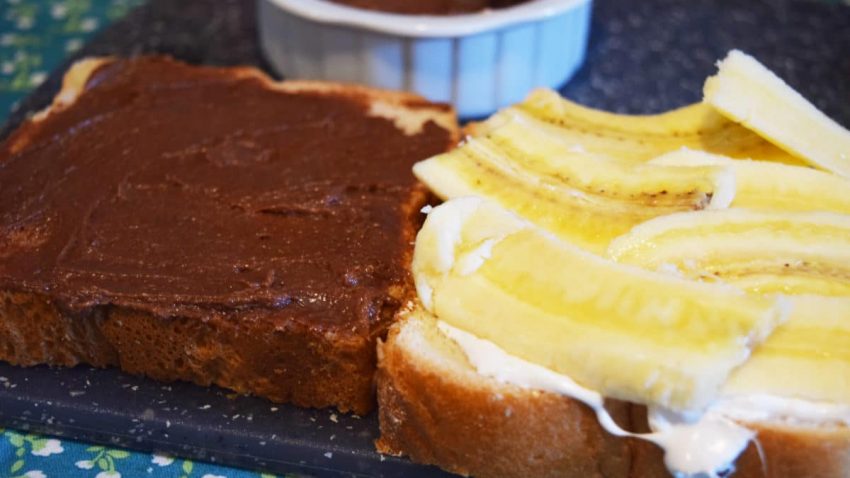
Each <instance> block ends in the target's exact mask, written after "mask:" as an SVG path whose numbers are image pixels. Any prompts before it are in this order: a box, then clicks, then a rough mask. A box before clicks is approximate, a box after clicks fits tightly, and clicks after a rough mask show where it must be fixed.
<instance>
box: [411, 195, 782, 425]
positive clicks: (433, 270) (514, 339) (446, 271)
mask: <svg viewBox="0 0 850 478" xmlns="http://www.w3.org/2000/svg"><path fill="white" fill-rule="evenodd" d="M413 274H414V279H415V281H416V287H417V291H418V293H419V296H420V299H421V300H422V303H423V305H424V307H425V308H426V309H427V310H428V311H429V312H431V313H433V314H434V315H436V316H437V317H438V318H439V319H440V320H443V321H445V322H447V323H448V324H450V325H452V326H455V327H457V328H460V329H462V330H465V331H467V332H470V333H472V334H474V335H476V336H478V337H480V338H482V339H486V340H490V341H492V342H494V343H495V344H496V345H498V346H500V347H501V348H503V349H504V350H506V351H507V352H508V353H510V354H512V355H515V356H517V357H520V358H523V359H525V360H528V361H531V362H534V363H537V364H539V365H542V366H544V367H547V368H550V369H552V370H554V371H556V372H559V373H563V374H566V375H568V376H570V377H572V378H573V379H574V380H576V382H578V383H580V384H582V385H584V386H586V387H588V388H591V389H593V390H596V391H599V392H600V393H602V394H603V395H605V396H610V397H614V398H620V399H624V400H632V401H637V402H641V403H648V404H657V405H661V406H665V407H668V408H672V409H676V410H695V409H700V408H702V407H704V406H705V405H707V404H708V403H709V402H710V401H711V400H712V399H713V398H714V397H715V396H716V395H717V393H718V391H719V390H720V387H721V386H722V384H723V383H724V382H725V381H726V379H727V377H728V375H729V373H730V372H731V370H732V369H733V368H734V367H736V366H738V365H740V364H741V363H742V362H743V361H745V360H746V358H747V356H748V355H749V351H750V349H751V347H753V346H754V345H755V344H757V343H759V342H761V341H762V340H763V339H764V338H765V337H767V335H768V334H769V333H770V332H771V331H772V329H773V328H775V327H776V325H778V324H779V323H781V322H782V321H783V320H784V316H785V313H784V310H783V307H782V306H781V301H778V300H776V299H772V298H768V297H764V296H760V295H755V294H747V293H745V292H743V291H741V290H740V289H737V288H734V287H729V286H723V285H714V284H702V283H699V282H695V281H688V280H682V279H679V278H676V277H673V276H669V275H667V274H659V273H654V272H650V271H646V270H643V269H640V268H635V267H630V266H625V265H620V264H616V263H614V262H611V261H608V260H605V259H603V258H600V257H598V256H596V255H593V254H590V253H587V252H585V251H582V250H581V249H579V248H577V247H575V246H573V245H571V244H568V243H565V242H562V241H559V240H557V239H556V238H554V237H553V236H551V235H550V234H548V233H546V232H545V231H543V230H542V229H539V228H537V227H534V226H532V225H531V224H529V223H527V222H525V221H524V220H522V219H520V218H519V217H518V216H515V215H513V214H511V213H509V212H508V211H506V210H504V209H502V208H500V207H499V206H497V205H496V204H495V203H493V202H490V201H486V200H483V199H480V198H461V199H455V200H451V201H449V202H447V203H445V204H443V205H441V206H439V207H437V208H435V209H434V210H433V211H432V212H431V213H430V214H429V216H428V219H427V220H426V221H425V225H424V226H423V228H422V230H421V231H420V233H419V235H418V236H417V239H416V248H415V252H414V258H413Z"/></svg>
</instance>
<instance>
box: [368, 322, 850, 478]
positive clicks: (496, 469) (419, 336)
mask: <svg viewBox="0 0 850 478" xmlns="http://www.w3.org/2000/svg"><path fill="white" fill-rule="evenodd" d="M406 315H407V317H406V318H404V319H403V320H401V321H399V322H398V323H396V324H395V325H394V326H393V327H392V328H391V329H390V333H389V334H388V337H387V339H386V341H385V342H382V343H379V345H378V356H379V363H378V402H379V414H380V425H381V438H380V439H379V440H378V442H377V446H378V449H379V451H381V452H383V453H387V454H393V455H406V456H409V457H410V458H411V459H413V460H414V461H417V462H420V463H427V464H433V465H437V466H439V467H441V468H444V469H446V470H448V471H452V472H454V473H458V474H462V475H471V476H476V477H494V478H495V477H501V478H510V477H527V476H535V477H536V476H541V477H544V476H551V477H576V478H578V477H583V478H584V477H607V478H614V477H624V478H654V477H669V476H670V473H669V472H668V471H667V468H666V466H665V465H664V462H663V453H662V451H661V449H659V448H658V447H656V446H655V445H652V444H650V443H648V442H646V441H643V440H639V439H634V438H617V437H614V436H612V435H610V434H608V433H607V432H605V431H604V430H603V429H602V427H601V426H600V425H599V423H598V421H597V419H596V416H595V415H594V413H593V412H592V411H591V410H590V409H589V408H588V407H587V406H586V405H584V404H583V403H581V402H578V401H576V400H574V399H571V398H568V397H564V396H561V395H558V394H554V393H551V392H546V391H539V390H529V389H522V388H519V387H516V386H514V385H510V384H505V383H500V382H498V381H496V380H494V379H492V378H489V377H485V376H483V375H480V374H478V373H477V372H476V371H475V370H474V369H473V368H472V366H471V365H470V364H469V362H468V361H467V359H466V356H465V355H464V353H463V351H462V350H461V349H460V348H459V346H458V345H457V344H456V343H454V342H453V341H452V340H451V339H449V338H448V337H446V336H445V335H444V334H442V332H441V331H440V330H439V329H438V328H437V327H436V323H435V321H434V320H433V319H428V318H426V317H423V316H420V315H418V314H406ZM606 408H608V409H609V411H610V412H611V414H612V416H613V417H614V418H615V420H616V421H617V422H618V424H619V425H620V426H621V427H623V428H625V429H627V430H630V431H634V432H646V431H648V430H649V426H648V424H647V420H646V408H645V407H643V406H640V405H635V404H626V403H622V402H614V401H610V402H609V403H607V404H606ZM746 425H747V426H748V427H750V428H752V429H754V430H756V431H757V440H756V442H754V443H751V444H750V446H749V447H748V448H747V449H746V450H745V451H744V453H743V454H742V455H741V456H740V457H739V458H738V460H737V462H736V471H735V472H734V473H733V474H732V475H730V476H734V477H737V478H756V477H770V478H791V477H813V478H814V477H818V478H833V477H834V478H838V477H846V476H848V475H849V474H850V430H848V428H847V427H844V426H839V425H835V426H823V425H814V424H808V425H807V424H800V423H793V422H791V421H786V422H757V423H748V424H746ZM759 448H760V449H759Z"/></svg>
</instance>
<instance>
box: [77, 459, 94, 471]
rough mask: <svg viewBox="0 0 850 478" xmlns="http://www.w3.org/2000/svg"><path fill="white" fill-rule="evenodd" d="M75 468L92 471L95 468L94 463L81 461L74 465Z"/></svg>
mask: <svg viewBox="0 0 850 478" xmlns="http://www.w3.org/2000/svg"><path fill="white" fill-rule="evenodd" d="M74 466H76V467H77V468H82V469H83V470H91V469H92V468H94V462H92V461H91V460H80V461H78V462H76V463H74Z"/></svg>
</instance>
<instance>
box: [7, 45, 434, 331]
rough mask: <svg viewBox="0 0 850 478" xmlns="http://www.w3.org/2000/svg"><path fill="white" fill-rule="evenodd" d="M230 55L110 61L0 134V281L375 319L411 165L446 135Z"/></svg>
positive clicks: (29, 287)
mask: <svg viewBox="0 0 850 478" xmlns="http://www.w3.org/2000/svg"><path fill="white" fill-rule="evenodd" d="M230 71H234V70H221V69H216V68H202V67H191V66H187V65H184V64H181V63H178V62H175V61H171V60H168V59H163V58H141V59H136V60H116V61H113V62H111V63H108V64H106V65H105V66H101V67H100V68H99V69H98V70H97V71H95V73H94V74H93V75H92V76H91V77H90V79H89V80H88V82H87V84H86V87H85V91H84V93H83V94H82V95H81V96H80V97H79V98H78V99H77V100H76V101H75V102H74V103H73V104H72V105H71V106H70V107H68V108H66V109H64V110H61V111H58V112H55V113H51V114H49V115H48V116H47V117H46V118H45V119H43V120H42V121H40V122H37V123H28V124H25V125H24V126H23V127H21V128H20V129H19V130H18V131H17V132H16V133H14V134H13V135H12V136H11V137H10V138H9V139H8V140H7V141H6V143H5V144H4V145H2V146H0V288H3V289H13V290H23V291H29V292H35V293H40V294H45V295H46V296H48V297H51V298H54V299H55V300H57V301H58V302H60V303H61V305H62V306H63V307H67V308H69V309H70V310H79V309H88V308H91V307H95V306H99V305H120V306H128V307H134V308H140V309H143V310H145V311H149V312H151V313H155V314H158V315H165V316H169V315H189V316H200V317H204V316H208V315H209V314H210V313H215V314H226V313H229V312H232V311H246V310H249V311H250V310H260V309H262V310H265V311H268V310H284V309H285V310H287V313H286V314H284V315H285V316H286V317H285V318H286V320H290V319H292V318H295V319H297V320H300V321H304V322H307V323H310V324H311V326H312V325H315V326H317V327H321V326H328V327H332V328H334V327H335V328H340V327H345V328H346V329H351V328H361V327H362V326H365V327H370V325H369V323H370V322H372V321H374V320H378V319H379V315H380V313H381V310H380V309H381V307H383V306H384V304H386V303H387V301H388V300H390V299H389V298H388V291H389V290H391V289H392V288H393V287H397V286H400V285H402V284H404V283H405V281H406V280H407V272H406V264H405V260H406V258H407V254H409V251H410V247H411V246H410V244H409V241H411V240H412V237H404V234H403V232H404V231H405V230H406V229H410V228H411V225H410V223H409V221H410V211H409V208H410V207H411V201H412V197H413V196H414V190H415V188H416V181H415V179H414V177H413V176H412V174H411V172H410V168H411V165H412V164H413V163H414V162H415V161H417V160H420V159H423V158H425V157H428V156H430V155H433V154H437V153H440V152H442V151H444V150H445V149H446V147H447V144H448V142H449V141H450V137H449V136H450V135H449V133H448V132H446V131H445V130H444V129H442V128H440V127H438V126H436V125H435V124H434V123H432V122H428V123H426V124H425V126H424V127H423V130H422V131H421V132H419V133H418V134H414V135H406V134H405V133H404V132H402V131H401V130H400V129H398V128H397V127H396V126H395V125H394V124H393V122H392V121H390V120H388V119H385V118H380V117H375V116H371V115H369V114H368V107H369V105H368V103H367V100H366V98H363V97H359V96H358V95H356V94H350V95H342V94H333V93H319V92H309V91H301V92H297V93H292V92H285V91H278V90H275V89H273V88H271V87H269V84H268V82H267V81H266V80H265V79H263V78H260V77H255V76H247V77H246V76H244V75H242V76H239V75H231V74H228V72H230ZM21 138H25V139H26V141H25V145H24V146H23V147H22V148H18V147H16V148H14V152H13V151H12V149H13V148H11V147H10V145H11V144H15V143H16V142H17V143H18V144H21V142H22V141H21ZM249 315H250V314H249ZM263 315H266V314H263ZM278 315H279V314H278ZM361 330H362V329H361Z"/></svg>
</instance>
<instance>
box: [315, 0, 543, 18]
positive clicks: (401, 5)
mask: <svg viewBox="0 0 850 478" xmlns="http://www.w3.org/2000/svg"><path fill="white" fill-rule="evenodd" d="M331 1H332V2H335V3H342V4H345V5H348V6H351V7H356V8H364V9H367V10H377V11H382V12H388V13H402V14H406V15H457V14H462V13H474V12H480V11H482V10H487V9H491V8H505V7H511V6H514V5H517V4H520V3H524V2H527V1H530V0H331Z"/></svg>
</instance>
